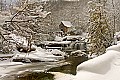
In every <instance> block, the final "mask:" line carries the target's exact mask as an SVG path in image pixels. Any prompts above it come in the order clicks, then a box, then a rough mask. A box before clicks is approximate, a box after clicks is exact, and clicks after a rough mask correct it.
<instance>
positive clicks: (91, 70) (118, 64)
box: [53, 44, 120, 80]
mask: <svg viewBox="0 0 120 80" xmlns="http://www.w3.org/2000/svg"><path fill="white" fill-rule="evenodd" d="M53 74H55V79H56V80H63V79H65V80H119V79H120V76H119V74H120V44H118V45H113V46H111V47H109V48H108V49H107V50H106V53H105V54H103V55H101V56H99V57H96V58H94V59H91V60H88V61H86V62H83V63H82V64H80V65H78V67H77V74H76V75H75V76H73V75H69V74H62V73H53Z"/></svg>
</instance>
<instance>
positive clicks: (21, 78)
mask: <svg viewBox="0 0 120 80" xmlns="http://www.w3.org/2000/svg"><path fill="white" fill-rule="evenodd" d="M86 60H88V58H87V57H86V56H79V57H69V58H67V59H66V60H63V61H58V62H37V63H22V64H23V65H21V66H20V65H19V66H18V67H15V66H14V67H15V69H14V70H11V71H10V70H8V71H10V72H11V74H10V73H8V74H7V76H4V77H2V78H1V79H0V80H54V76H53V74H51V72H62V73H67V74H73V75H75V74H76V67H77V65H79V64H80V63H82V62H83V61H86ZM15 63H17V62H15ZM18 63H19V62H18ZM8 69H9V67H8Z"/></svg>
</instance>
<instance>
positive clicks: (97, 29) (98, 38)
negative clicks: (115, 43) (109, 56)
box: [88, 0, 113, 55]
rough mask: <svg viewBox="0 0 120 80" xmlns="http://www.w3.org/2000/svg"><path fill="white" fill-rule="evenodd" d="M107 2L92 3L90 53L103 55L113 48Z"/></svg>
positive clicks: (89, 30) (90, 11)
mask: <svg viewBox="0 0 120 80" xmlns="http://www.w3.org/2000/svg"><path fill="white" fill-rule="evenodd" d="M106 2H107V1H105V0H98V1H97V0H96V1H90V2H89V5H90V10H89V13H90V16H89V17H90V18H89V23H90V26H89V28H88V33H89V34H88V36H89V39H88V42H89V43H90V47H89V52H90V53H91V54H92V53H96V54H98V55H100V54H103V53H104V52H105V50H106V48H107V47H109V46H111V44H112V40H113V33H112V30H111V26H110V24H109V23H108V17H107V12H106V9H105V8H106V7H105V4H106Z"/></svg>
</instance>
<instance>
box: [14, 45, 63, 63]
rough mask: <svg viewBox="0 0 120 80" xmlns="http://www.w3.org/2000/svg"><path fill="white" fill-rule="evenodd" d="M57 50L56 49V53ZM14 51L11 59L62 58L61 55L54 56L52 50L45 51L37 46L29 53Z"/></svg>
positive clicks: (50, 59) (55, 59)
mask: <svg viewBox="0 0 120 80" xmlns="http://www.w3.org/2000/svg"><path fill="white" fill-rule="evenodd" d="M53 52H54V51H53ZM57 52H58V51H56V53H57ZM14 53H16V54H15V56H14V57H13V59H16V58H30V59H35V60H40V61H58V60H59V59H63V58H64V57H63V56H54V55H53V53H52V52H47V51H45V50H43V49H41V48H39V47H36V51H32V52H29V53H21V52H19V51H17V50H16V51H15V52H14ZM58 53H60V52H58Z"/></svg>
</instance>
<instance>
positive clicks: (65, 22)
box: [61, 21, 73, 27]
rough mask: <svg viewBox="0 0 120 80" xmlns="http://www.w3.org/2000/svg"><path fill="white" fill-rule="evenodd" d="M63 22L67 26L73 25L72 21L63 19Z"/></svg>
mask: <svg viewBox="0 0 120 80" xmlns="http://www.w3.org/2000/svg"><path fill="white" fill-rule="evenodd" d="M61 23H63V25H64V26H66V27H72V26H73V25H72V24H71V22H70V21H62V22H61Z"/></svg>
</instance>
